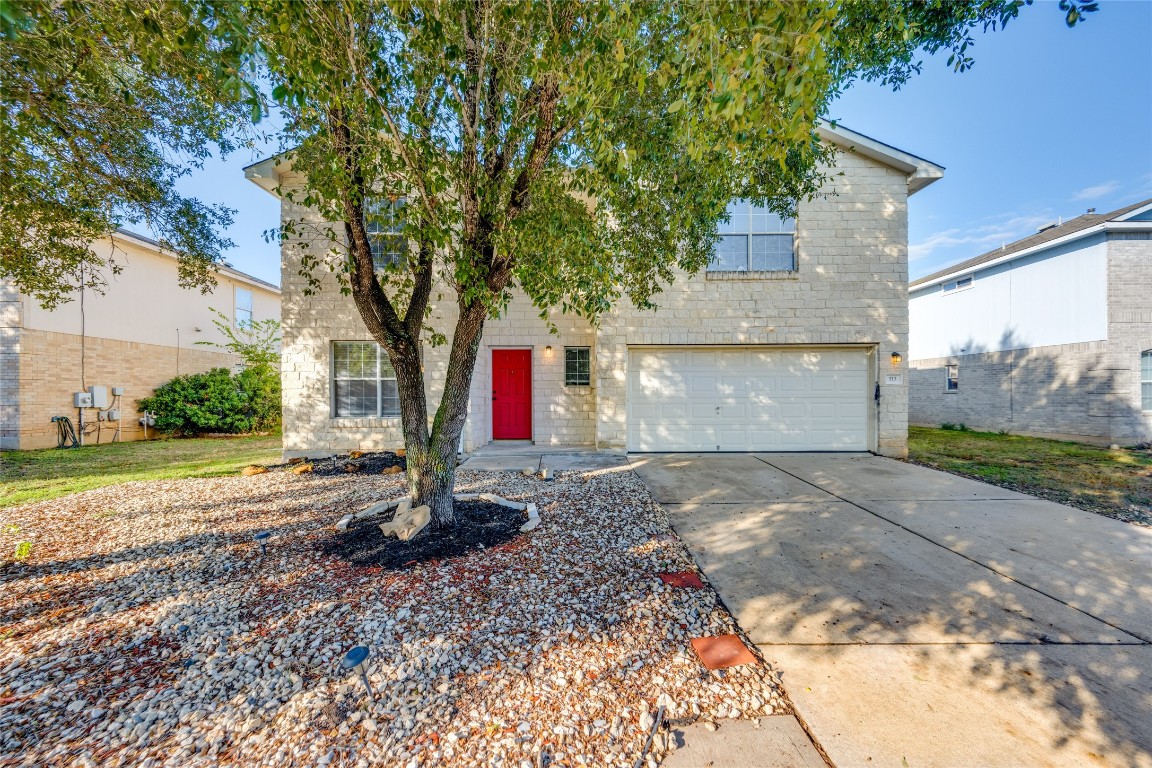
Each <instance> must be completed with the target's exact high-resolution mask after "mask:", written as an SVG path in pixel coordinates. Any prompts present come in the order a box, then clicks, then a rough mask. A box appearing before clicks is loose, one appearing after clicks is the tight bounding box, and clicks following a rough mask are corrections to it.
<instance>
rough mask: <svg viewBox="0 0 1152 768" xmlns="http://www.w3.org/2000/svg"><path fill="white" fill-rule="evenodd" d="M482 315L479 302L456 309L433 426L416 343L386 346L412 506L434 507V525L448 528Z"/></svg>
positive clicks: (452, 509) (483, 312) (482, 324)
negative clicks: (397, 398)
mask: <svg viewBox="0 0 1152 768" xmlns="http://www.w3.org/2000/svg"><path fill="white" fill-rule="evenodd" d="M485 317H486V311H485V309H484V307H483V306H482V305H481V304H479V303H478V302H477V303H476V304H473V305H467V306H462V307H461V308H460V318H459V320H458V321H457V323H456V329H455V331H454V333H453V335H452V347H451V352H450V355H449V358H448V371H447V373H446V375H445V377H444V394H443V396H442V397H441V399H440V404H439V406H438V408H437V410H436V417H435V419H434V421H433V423H432V429H431V431H429V429H428V410H427V398H426V395H425V389H424V372H423V371H422V370H421V366H420V361H419V358H420V355H419V348H412V347H408V348H407V349H404V350H401V349H396V350H395V351H392V350H390V351H389V357H390V358H391V360H392V366H393V368H395V370H396V386H397V389H398V390H399V396H400V416H401V421H402V422H403V425H404V443H405V446H406V450H407V463H408V490H409V493H410V494H411V496H412V506H414V507H415V506H420V505H422V504H426V505H428V507H430V508H431V510H432V523H433V525H434V526H435V527H437V528H446V527H451V526H452V525H454V524H455V522H456V514H455V509H454V506H453V501H452V494H453V490H454V487H455V483H456V454H457V451H458V449H459V445H460V434H461V432H462V431H463V429H464V421H465V419H466V418H467V416H468V394H469V391H470V389H471V385H472V373H473V371H474V369H475V367H476V357H477V355H478V353H479V351H480V339H481V337H482V335H483V332H484V320H485Z"/></svg>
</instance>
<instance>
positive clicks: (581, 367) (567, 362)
mask: <svg viewBox="0 0 1152 768" xmlns="http://www.w3.org/2000/svg"><path fill="white" fill-rule="evenodd" d="M591 383H592V348H591V347H564V386H567V387H587V386H589V385H590V384H591Z"/></svg>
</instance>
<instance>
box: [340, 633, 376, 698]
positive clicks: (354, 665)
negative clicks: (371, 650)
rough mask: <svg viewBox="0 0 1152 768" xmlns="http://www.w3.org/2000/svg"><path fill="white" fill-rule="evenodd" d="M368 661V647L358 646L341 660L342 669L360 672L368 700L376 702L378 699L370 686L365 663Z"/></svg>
mask: <svg viewBox="0 0 1152 768" xmlns="http://www.w3.org/2000/svg"><path fill="white" fill-rule="evenodd" d="M367 660H368V646H366V645H358V646H356V647H355V648H353V649H352V650H350V651H348V653H346V654H344V658H343V659H341V660H340V668H341V669H347V670H353V669H359V670H360V680H361V681H362V682H363V683H364V689H365V690H366V691H368V698H369V700H371V701H375V700H376V697H375V695H373V693H372V686H370V685H369V684H368V668H367V667H366V666H364V662H365V661H367Z"/></svg>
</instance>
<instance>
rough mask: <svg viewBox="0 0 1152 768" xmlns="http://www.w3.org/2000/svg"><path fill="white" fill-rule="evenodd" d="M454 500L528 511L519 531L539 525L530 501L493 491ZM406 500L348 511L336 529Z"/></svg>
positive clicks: (525, 531)
mask: <svg viewBox="0 0 1152 768" xmlns="http://www.w3.org/2000/svg"><path fill="white" fill-rule="evenodd" d="M452 498H453V499H455V500H456V501H486V502H488V503H490V504H499V505H500V506H502V507H508V509H515V510H518V511H520V512H527V513H528V520H527V522H525V523H524V524H523V525H521V526H520V532H521V533H527V532H528V531H531V530H532V529H533V528H535V527H536V526H538V525H540V512H539V510H537V509H536V505H535V504H533V503H532V502H527V503H525V502H523V501H508V499H505V498H504V497H503V496H497V495H496V494H494V493H457V494H455V495H454V496H453V497H452ZM405 502H408V503H409V504H411V503H412V497H411V496H402V497H400V498H399V499H393V500H392V501H382V502H380V503H379V504H373V505H372V506H370V507H368V508H367V509H362V510H360V511H359V512H349V513H348V514H347V515H344V516H343V517H342V518H340V519H339V520H338V521H337V522H336V530H338V531H343V530H347V528H348V526H349V525H350V524H351V523H352V521H353V520H361V519H363V518H365V517H372V516H373V515H380V514H383V513H384V512H387V511H388V510H390V509H395V508H396V507H398V506H400V505H401V504H403V503H405Z"/></svg>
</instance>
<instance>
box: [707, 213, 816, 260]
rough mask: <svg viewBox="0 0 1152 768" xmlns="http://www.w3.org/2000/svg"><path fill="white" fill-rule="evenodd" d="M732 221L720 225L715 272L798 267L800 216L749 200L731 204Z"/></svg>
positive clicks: (714, 257) (730, 217)
mask: <svg viewBox="0 0 1152 768" xmlns="http://www.w3.org/2000/svg"><path fill="white" fill-rule="evenodd" d="M728 215H729V219H728V221H727V222H726V223H725V222H721V223H720V225H719V226H718V227H717V231H718V232H719V233H720V241H719V242H718V243H717V244H716V255H715V256H713V257H712V263H711V264H709V265H708V269H709V270H710V271H712V272H781V271H784V272H786V271H792V270H795V269H796V249H795V242H794V241H795V237H794V235H795V232H796V220H795V219H785V218H781V217H780V216H779V215H777V214H775V213H773V212H772V211H770V210H768V209H767V208H764V207H763V206H756V205H752V204H751V203H749V202H748V201H746V200H734V201H733V202H732V204H731V205H729V206H728Z"/></svg>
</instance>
